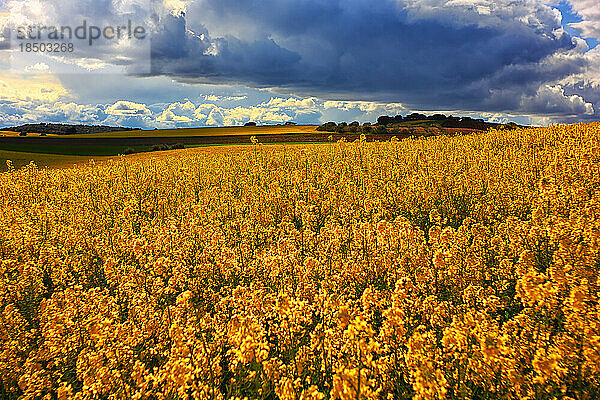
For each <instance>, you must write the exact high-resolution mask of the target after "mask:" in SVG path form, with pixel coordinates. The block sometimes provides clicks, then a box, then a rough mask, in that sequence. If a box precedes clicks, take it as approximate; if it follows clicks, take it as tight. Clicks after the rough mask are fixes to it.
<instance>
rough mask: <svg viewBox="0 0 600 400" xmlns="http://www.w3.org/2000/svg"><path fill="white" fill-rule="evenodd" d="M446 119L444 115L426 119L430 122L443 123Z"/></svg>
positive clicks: (431, 116) (434, 115) (435, 115)
mask: <svg viewBox="0 0 600 400" xmlns="http://www.w3.org/2000/svg"><path fill="white" fill-rule="evenodd" d="M446 118H447V117H446V116H445V115H444V114H433V115H430V116H429V117H427V119H428V120H430V121H444V120H446Z"/></svg>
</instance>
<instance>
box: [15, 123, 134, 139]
mask: <svg viewBox="0 0 600 400" xmlns="http://www.w3.org/2000/svg"><path fill="white" fill-rule="evenodd" d="M3 130H6V131H11V132H19V133H21V134H24V135H22V136H26V135H27V134H28V133H40V134H46V135H85V134H91V133H106V132H119V131H133V130H136V129H133V128H123V127H120V126H101V125H67V124H49V123H41V124H25V125H21V126H15V127H11V128H3Z"/></svg>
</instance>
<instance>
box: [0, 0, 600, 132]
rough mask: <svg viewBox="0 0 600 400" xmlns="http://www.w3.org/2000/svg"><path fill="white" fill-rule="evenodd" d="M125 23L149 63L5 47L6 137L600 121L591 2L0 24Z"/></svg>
mask: <svg viewBox="0 0 600 400" xmlns="http://www.w3.org/2000/svg"><path fill="white" fill-rule="evenodd" d="M124 4H125V6H124ZM123 7H125V9H124V8H123ZM123 15H127V16H128V17H130V18H133V19H134V20H136V21H138V20H139V21H143V22H144V25H145V26H146V27H147V28H148V32H149V33H150V35H149V38H151V40H148V41H145V42H143V43H144V44H145V45H146V46H147V48H144V47H143V46H142V47H140V48H133V47H131V46H128V43H124V42H114V41H113V42H106V43H102V44H99V45H96V46H95V47H93V48H90V49H84V51H87V52H84V53H81V52H80V53H77V54H72V55H68V54H67V55H64V56H63V57H48V56H46V55H40V56H34V57H32V56H27V55H24V54H23V53H22V52H19V51H18V49H16V48H15V43H16V42H15V40H13V41H12V44H13V46H12V49H11V47H9V46H8V45H7V44H6V43H7V41H5V42H4V44H3V42H2V41H0V127H2V126H14V125H19V124H23V123H34V122H64V123H89V124H107V125H123V126H132V127H142V128H149V129H151V128H155V127H160V128H167V127H191V126H223V125H238V124H244V123H246V122H248V121H255V122H258V123H264V124H274V123H284V122H288V121H294V122H297V123H323V122H327V121H350V120H358V121H361V122H366V121H375V120H376V119H377V117H378V116H379V115H384V114H385V115H395V114H407V113H410V112H415V111H419V112H426V113H434V112H444V113H447V114H454V115H469V116H473V117H482V118H485V119H487V120H489V121H500V122H505V121H508V120H513V121H516V122H519V123H530V124H539V125H546V124H550V123H557V122H574V121H597V120H600V46H598V40H599V39H600V5H599V4H598V2H597V0H571V1H561V2H558V1H555V0H550V1H544V0H501V1H490V0H381V1H378V2H373V1H372V0H353V1H347V0H327V1H323V0H303V1H297V0H294V1H293V0H262V1H260V2H257V1H254V0H152V1H151V2H150V3H148V1H147V0H129V2H122V1H117V0H94V1H92V0H77V1H76V0H35V1H33V0H10V1H7V0H0V25H2V24H4V25H5V26H7V27H12V28H13V32H14V26H15V24H17V23H21V24H22V23H24V22H23V21H25V22H27V23H30V24H35V23H44V24H48V25H50V24H56V25H59V24H63V25H64V24H71V25H73V24H78V23H79V22H80V21H81V20H83V19H86V20H88V21H92V22H94V23H97V24H98V25H100V26H104V25H106V24H112V23H114V24H119V23H120V22H121V20H122V19H123ZM101 24H104V25H101ZM140 43H141V42H140ZM90 50H92V51H90Z"/></svg>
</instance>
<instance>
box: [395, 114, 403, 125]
mask: <svg viewBox="0 0 600 400" xmlns="http://www.w3.org/2000/svg"><path fill="white" fill-rule="evenodd" d="M403 119H404V117H402V115H400V114H398V115H396V116H395V117H394V122H395V123H400V122H402V120H403Z"/></svg>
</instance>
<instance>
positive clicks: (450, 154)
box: [0, 123, 600, 400]
mask: <svg viewBox="0 0 600 400" xmlns="http://www.w3.org/2000/svg"><path fill="white" fill-rule="evenodd" d="M245 129H246V128H245ZM244 132H245V131H244ZM119 134H120V133H119ZM306 134H308V133H306ZM311 134H312V133H311ZM148 135H150V133H148ZM322 135H325V137H327V136H328V135H329V134H322ZM224 136H225V137H227V136H228V135H224ZM241 136H242V137H246V135H241ZM252 136H254V134H253V135H252ZM266 136H267V135H264V136H260V138H261V140H262V139H264V138H265V137H266ZM281 136H284V135H281ZM334 136H335V137H334V138H333V140H331V141H329V142H328V143H303V144H294V145H281V144H274V145H258V144H248V145H244V146H212V147H208V146H205V147H199V148H193V149H181V150H174V151H161V152H148V153H139V154H133V155H130V156H125V157H107V158H106V159H102V160H100V161H98V162H94V163H88V162H86V163H82V164H80V165H77V166H76V167H73V168H60V169H41V168H37V167H36V166H35V165H33V164H32V165H28V166H25V167H23V168H21V169H17V170H15V169H13V168H11V167H9V172H4V173H0V232H1V235H0V355H1V357H0V398H5V399H17V398H44V397H46V398H58V399H65V398H76V399H94V398H135V399H157V398H163V399H167V398H168V399H188V398H195V399H243V398H248V399H281V400H292V399H343V400H350V399H443V398H446V399H463V398H477V399H498V398H502V399H521V398H530V399H555V398H570V399H590V400H591V399H596V398H598V397H599V396H600V353H599V352H598V349H599V348H600V293H599V290H598V289H600V288H599V280H598V278H599V273H600V123H589V124H574V125H555V126H550V127H547V128H528V129H524V128H517V129H514V130H510V131H508V130H502V131H497V130H491V131H489V132H475V133H472V134H466V135H457V136H450V135H440V136H431V137H420V138H407V139H404V140H397V139H393V140H391V139H390V135H388V136H387V137H388V140H386V141H383V140H373V141H372V142H368V141H367V137H366V136H365V137H363V138H360V137H359V138H357V139H358V140H346V141H344V140H340V141H337V139H338V138H339V137H340V136H339V135H337V136H336V135H334ZM86 137H87V136H86ZM164 137H166V136H162V137H161V139H162V138H164ZM181 137H182V136H177V139H179V138H181ZM344 137H345V136H344ZM383 137H384V136H381V138H383ZM26 138H27V137H26ZM373 138H378V137H377V136H371V139H373ZM20 139H23V138H20ZM40 139H48V140H50V139H54V138H40ZM59 139H60V140H72V141H73V142H72V143H79V142H77V141H78V140H83V138H59ZM99 139H106V138H99ZM213 144H214V143H213ZM16 153H18V152H16ZM16 153H11V154H7V153H0V154H5V155H4V156H5V157H9V156H13V155H14V154H16ZM40 156H41V155H40Z"/></svg>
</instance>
